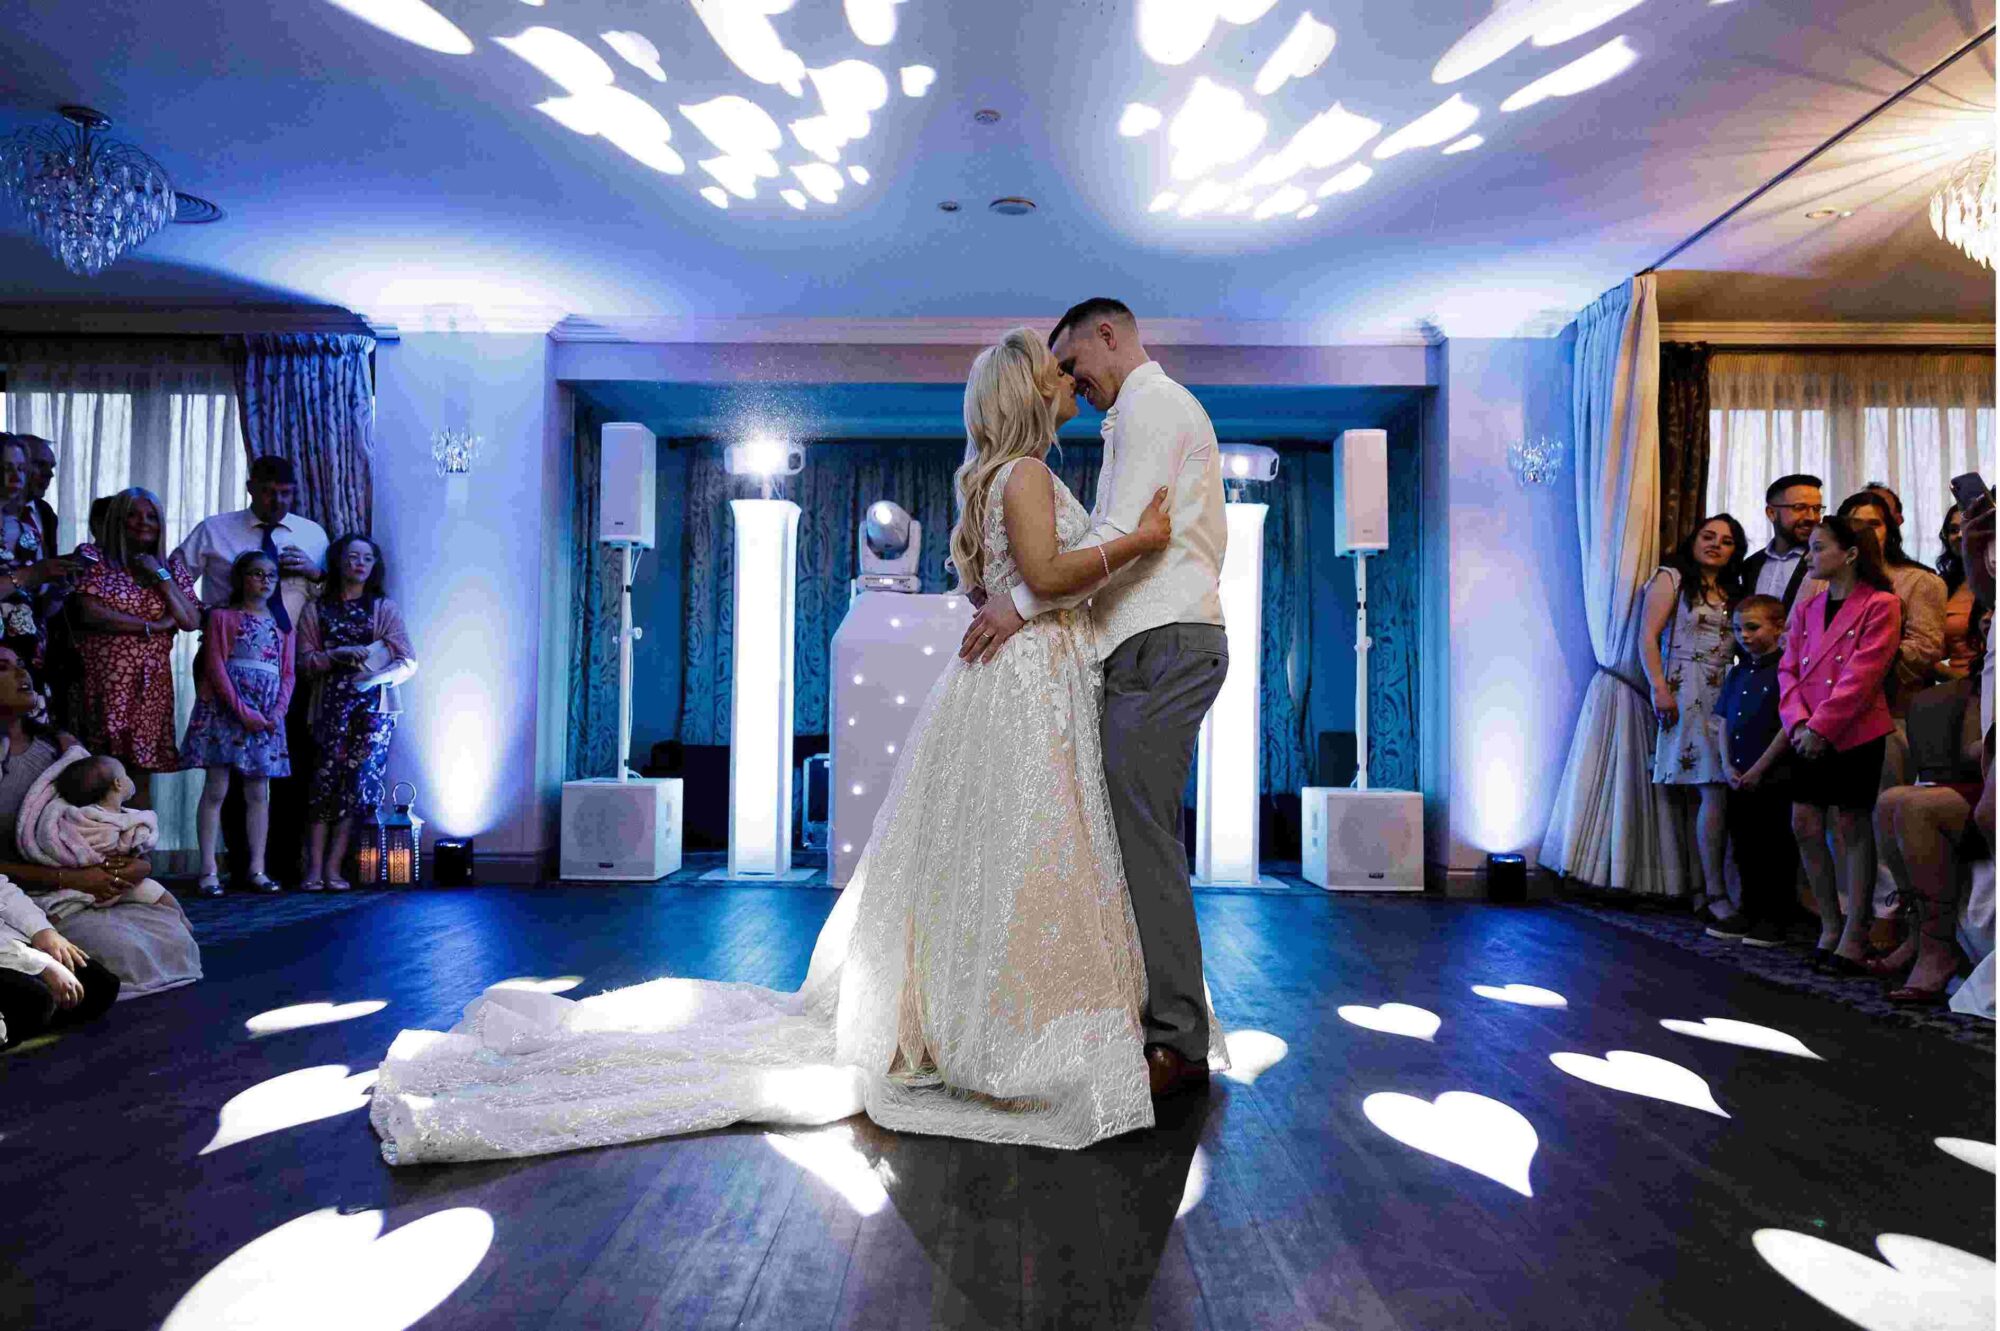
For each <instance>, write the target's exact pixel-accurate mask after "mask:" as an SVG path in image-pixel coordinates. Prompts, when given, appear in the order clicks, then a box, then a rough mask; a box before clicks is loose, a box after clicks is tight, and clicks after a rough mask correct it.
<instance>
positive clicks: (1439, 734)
mask: <svg viewBox="0 0 2000 1331" xmlns="http://www.w3.org/2000/svg"><path fill="white" fill-rule="evenodd" d="M1572 336H1573V333H1572V334H1565V335H1564V336H1563V337H1561V338H1555V339H1533V340H1529V339H1506V340H1499V339H1464V338H1453V339H1452V340H1450V341H1449V342H1447V343H1445V344H1444V345H1443V346H1442V347H1440V348H1438V349H1437V350H1436V353H1435V355H1436V357H1437V362H1436V370H1437V382H1438V392H1437V399H1436V402H1435V403H1434V404H1433V411H1432V412H1431V416H1430V419H1429V420H1428V421H1427V430H1426V439H1425V445H1426V448H1427V449H1431V450H1438V451H1433V452H1431V453H1430V454H1429V455H1428V456H1427V458H1426V463H1427V466H1426V471H1425V482H1426V484H1425V490H1426V493H1425V516H1426V526H1427V529H1428V530H1427V535H1428V536H1429V537H1430V538H1432V539H1433V540H1434V542H1435V544H1434V545H1433V546H1432V547H1431V549H1432V550H1433V551H1434V552H1435V556H1434V560H1433V561H1431V567H1430V568H1429V569H1427V577H1428V579H1429V585H1428V586H1427V589H1426V590H1427V596H1426V601H1425V607H1424V612H1425V633H1424V643H1423V650H1424V652H1425V656H1426V673H1425V685H1426V688H1425V692H1424V696H1423V707H1424V711H1425V714H1426V715H1425V721H1426V726H1425V740H1426V742H1425V745H1424V756H1425V759H1426V764H1427V767H1426V770H1427V772H1428V773H1429V775H1428V776H1427V777H1426V781H1425V785H1426V787H1427V793H1428V795H1429V796H1430V798H1429V799H1428V800H1427V804H1428V805H1429V806H1430V807H1429V808H1427V810H1426V813H1427V819H1428V824H1429V835H1428V836H1427V838H1426V841H1427V846H1426V854H1427V858H1429V859H1430V860H1431V861H1432V863H1433V865H1434V866H1436V867H1440V868H1444V869H1448V870H1452V871H1464V870H1469V869H1475V868H1477V867H1478V866H1479V865H1480V864H1481V862H1482V861H1483V859H1484V857H1485V856H1486V855H1487V854H1488V853H1490V852H1495V851H1521V852H1524V853H1526V854H1527V855H1528V857H1529V861H1530V863H1531V864H1532V863H1533V862H1534V859H1535V852H1536V851H1537V849H1538V848H1539V846H1540V844H1541V840H1542V834H1543V832H1544V831H1545V829H1546V828H1547V825H1548V817H1549V808H1550V805H1551V804H1552V802H1553V801H1554V798H1555V790H1556V785H1557V783H1558V782H1559V781H1560V780H1561V778H1562V770H1563V762H1564V759H1565V758H1566V757H1567V756H1568V753H1569V741H1570V735H1571V732H1572V730H1573V729H1574V726H1575V719H1576V710H1577V707H1578V706H1579V705H1580V703H1581V701H1582V698H1583V693H1584V689H1585V688H1586V686H1587V685H1588V684H1589V682H1590V677H1591V674H1592V672H1593V670H1594V668H1595V667H1594V663H1593V661H1592V658H1591V654H1590V638H1589V632H1588V629H1587V628H1586V626H1585V623H1584V616H1583V575H1582V568H1581V557H1580V554H1579V551H1578V547H1577V527H1576V501H1575V491H1574V489H1573V488H1572V480H1573V478H1572V476H1571V474H1570V472H1569V470H1568V466H1569V464H1570V463H1571V461H1572V457H1571V455H1570V454H1568V453H1567V452H1566V453H1565V459H1564V461H1565V468H1564V471H1563V472H1562V474H1561V475H1559V476H1558V478H1557V479H1556V482H1555V483H1554V484H1553V485H1547V486H1524V485H1521V484H1520V483H1519V482H1518V481H1516V480H1515V478H1514V475H1513V473H1512V472H1511V471H1510V470H1509V469H1508V467H1507V446H1508V445H1509V444H1510V443H1512V442H1513V441H1515V440H1517V439H1520V438H1522V437H1523V435H1524V434H1525V435H1528V436H1539V435H1547V436H1549V437H1551V438H1555V439H1561V440H1565V441H1567V440H1568V439H1569V436H1570V343H1571V338H1572ZM1440 649H1442V654H1441V655H1440Z"/></svg>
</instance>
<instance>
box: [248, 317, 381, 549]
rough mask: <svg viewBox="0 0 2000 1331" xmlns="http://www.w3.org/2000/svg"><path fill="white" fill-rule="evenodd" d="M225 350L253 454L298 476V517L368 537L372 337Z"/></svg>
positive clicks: (258, 341)
mask: <svg viewBox="0 0 2000 1331" xmlns="http://www.w3.org/2000/svg"><path fill="white" fill-rule="evenodd" d="M224 346H225V348H226V349H227V351H228V354H229V358H230V361H231V363H232V366H233V368H234V369H235V372H236V397H237V405H238V408H239V409H240V410H241V412H242V413H243V445H244V448H245V450H246V451H247V452H248V454H249V456H250V457H251V458H253V459H254V458H258V457H262V456H265V455H267V454H268V455H274V456H277V457H281V458H284V459H286V460H287V461H289V462H290V463H291V464H292V466H293V468H294V469H295V470H296V471H297V472H298V477H299V500H298V509H299V512H301V513H303V514H305V515H306V516H307V517H309V518H311V519H312V520H313V521H314V522H317V523H319V524H320V525H321V526H322V527H325V528H326V530H327V534H328V535H330V536H339V535H342V534H343V533H346V532H351V531H358V532H361V533H363V534H364V535H365V534H366V533H367V532H368V531H369V529H370V525H371V523H372V521H373V517H374V510H375V501H374V487H373V482H372V481H371V479H370V477H371V472H372V466H373V457H374V452H375V442H374V427H375V387H374V375H373V373H372V371H371V369H370V365H369V357H370V356H372V355H373V354H374V351H375V339H374V338H372V337H358V336H348V335H333V334H321V333H253V334H250V335H248V336H244V337H230V338H227V339H225V342H224Z"/></svg>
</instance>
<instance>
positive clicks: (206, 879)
mask: <svg viewBox="0 0 2000 1331" xmlns="http://www.w3.org/2000/svg"><path fill="white" fill-rule="evenodd" d="M194 890H195V895H196V896H203V897H219V896H221V895H222V875H221V874H214V873H205V874H203V875H202V876H201V877H200V878H197V879H196V880H195V884H194Z"/></svg>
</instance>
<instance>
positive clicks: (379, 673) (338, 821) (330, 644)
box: [299, 532, 417, 892]
mask: <svg viewBox="0 0 2000 1331" xmlns="http://www.w3.org/2000/svg"><path fill="white" fill-rule="evenodd" d="M326 571H327V576H328V577H329V578H338V579H339V580H340V583H339V590H338V591H336V592H333V593H332V594H330V595H328V596H327V597H326V598H325V599H323V600H320V601H317V602H314V603H312V604H309V605H308V606H306V609H305V613H304V614H302V615H300V616H299V669H300V671H301V673H303V674H305V675H306V676H308V677H310V678H311V679H312V680H313V685H312V694H311V696H310V700H309V703H308V706H307V715H309V716H310V717H311V718H312V729H313V742H314V744H315V745H316V746H317V747H318V749H319V762H318V765H317V766H315V767H314V768H313V773H312V781H311V783H310V784H309V785H308V786H307V788H306V815H307V817H308V818H309V819H310V820H311V821H310V823H309V824H308V826H307V828H306V876H305V881H303V882H301V883H300V884H299V886H300V888H301V889H303V890H304V891H307V892H316V891H318V890H319V889H321V888H328V889H330V890H332V891H335V892H345V891H346V890H347V889H348V888H349V887H350V886H351V884H350V883H349V882H348V881H347V880H346V879H345V878H343V877H341V876H340V866H341V864H342V862H343V861H345V860H346V858H347V845H348V833H349V831H350V829H351V828H352V826H353V822H354V820H355V819H358V818H366V817H368V816H369V815H370V814H373V813H374V812H375V810H377V809H378V808H380V807H381V805H382V769H383V768H384V767H386V766H387V765H388V762H389V740H390V739H391V737H393V736H394V735H395V733H396V717H397V715H398V714H399V713H400V711H401V708H400V707H399V706H398V705H397V701H396V686H397V685H399V684H401V683H403V682H404V681H405V680H407V679H408V678H409V677H410V676H411V675H412V674H414V673H416V668H417V662H416V656H415V653H413V652H412V651H411V649H410V634H409V630H408V629H407V628H405V627H404V625H403V615H402V612H401V611H400V610H398V609H397V608H396V603H395V602H394V601H392V600H390V599H389V598H388V597H387V596H385V595H383V594H382V582H383V567H382V547H380V546H378V545H376V544H375V542H373V541H371V540H369V539H368V538H367V537H366V536H362V535H360V534H359V533H357V532H349V533H348V534H347V535H345V536H342V537H340V538H339V539H337V540H336V541H334V543H333V544H332V545H331V546H329V547H327V552H326ZM378 643H379V644H381V645H380V647H379V648H377V647H376V644H378ZM371 650H373V651H374V655H375V657H376V660H375V661H374V662H373V663H371V662H370V661H369V656H370V652H371ZM376 667H380V668H376ZM364 679H365V680H368V681H370V682H369V683H368V685H367V686H366V687H363V684H362V681H363V680H364ZM329 833H331V836H332V842H333V844H332V848H331V853H329V851H328V845H327V841H328V835H329Z"/></svg>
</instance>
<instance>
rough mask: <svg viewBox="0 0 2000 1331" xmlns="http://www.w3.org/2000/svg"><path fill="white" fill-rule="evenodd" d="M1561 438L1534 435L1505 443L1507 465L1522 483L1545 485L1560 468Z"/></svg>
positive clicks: (1553, 477)
mask: <svg viewBox="0 0 2000 1331" xmlns="http://www.w3.org/2000/svg"><path fill="white" fill-rule="evenodd" d="M1562 455H1563V446H1562V440H1560V439H1550V438H1547V437H1546V436H1540V435H1538V436H1536V437H1535V438H1534V439H1533V440H1528V439H1525V438H1524V439H1517V440H1515V441H1514V442H1513V443H1511V444H1509V445H1507V467H1508V470H1510V471H1512V472H1513V473H1514V479H1515V480H1517V481H1519V482H1520V483H1521V484H1523V485H1547V484H1549V483H1550V482H1552V481H1554V480H1555V478H1556V473H1557V472H1559V471H1561V470H1562Z"/></svg>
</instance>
